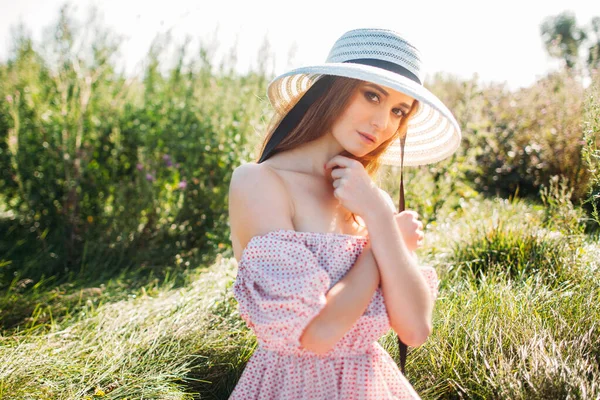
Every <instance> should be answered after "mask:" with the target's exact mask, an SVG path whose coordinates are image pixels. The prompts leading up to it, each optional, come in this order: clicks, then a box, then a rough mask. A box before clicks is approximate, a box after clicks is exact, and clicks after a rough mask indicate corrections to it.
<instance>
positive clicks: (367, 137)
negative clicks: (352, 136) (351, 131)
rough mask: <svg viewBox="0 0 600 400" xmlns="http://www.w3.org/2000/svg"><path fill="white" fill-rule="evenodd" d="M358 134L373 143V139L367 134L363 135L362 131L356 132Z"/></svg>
mask: <svg viewBox="0 0 600 400" xmlns="http://www.w3.org/2000/svg"><path fill="white" fill-rule="evenodd" d="M358 134H359V135H360V136H361V137H362V138H363V139H364V140H365V141H367V142H370V143H375V140H373V139H371V138H370V137H369V136H367V135H365V134H364V133H361V132H358Z"/></svg>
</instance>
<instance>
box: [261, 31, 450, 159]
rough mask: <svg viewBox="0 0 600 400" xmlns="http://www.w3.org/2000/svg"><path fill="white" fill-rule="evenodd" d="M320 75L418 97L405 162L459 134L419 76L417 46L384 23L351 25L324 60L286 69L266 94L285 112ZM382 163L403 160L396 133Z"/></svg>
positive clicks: (442, 147)
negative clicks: (379, 26) (381, 25)
mask: <svg viewBox="0 0 600 400" xmlns="http://www.w3.org/2000/svg"><path fill="white" fill-rule="evenodd" d="M323 75H335V76H343V77H348V78H354V79H360V80H363V81H367V82H371V83H375V84H379V85H382V86H386V87H388V88H391V89H394V90H397V91H398V92H401V93H404V94H406V95H408V96H410V97H412V98H414V99H416V100H418V101H419V107H418V109H417V110H416V112H415V113H414V114H413V116H412V117H411V118H410V120H409V122H408V128H407V134H406V138H405V148H404V163H403V164H404V165H405V166H415V165H424V164H430V163H434V162H437V161H440V160H443V159H445V158H447V157H448V156H450V155H452V154H453V153H454V152H455V151H456V149H457V148H458V146H459V144H460V140H461V131H460V127H459V125H458V123H457V122H456V119H455V118H454V116H453V115H452V113H451V112H450V110H448V108H447V107H446V106H445V105H444V104H443V103H442V101H441V100H440V99H438V97H437V96H435V95H434V94H433V93H431V92H430V91H429V90H428V89H426V88H425V87H424V86H423V84H422V82H423V76H422V75H423V70H422V63H421V54H420V52H419V50H418V49H417V48H416V47H415V46H413V45H412V44H411V43H409V42H408V41H407V40H406V39H404V38H403V37H402V36H400V34H399V33H397V32H394V31H392V30H388V29H374V28H369V29H354V30H351V31H348V32H346V33H344V34H343V35H342V36H341V37H340V38H339V39H338V40H337V41H336V42H335V44H334V45H333V48H332V49H331V51H330V52H329V55H328V57H327V60H326V61H325V63H323V64H317V65H311V66H305V67H300V68H296V69H293V70H291V71H288V72H285V73H283V74H281V75H279V76H277V77H276V78H275V79H273V80H272V81H271V82H270V83H269V85H268V88H267V96H268V98H269V101H270V102H271V105H272V106H273V107H274V109H275V112H276V113H277V114H278V116H279V117H280V118H283V117H284V116H285V115H286V114H287V113H288V112H289V111H290V110H291V109H292V108H293V107H294V106H295V105H296V103H297V102H298V101H299V100H300V99H301V98H302V96H303V95H304V94H305V93H306V92H307V91H308V90H309V89H310V88H311V86H312V85H313V84H314V83H315V82H316V81H317V80H318V79H319V78H320V77H322V76H323ZM380 160H381V162H382V163H383V164H386V165H401V163H402V156H401V149H400V138H398V139H396V140H395V141H394V142H393V143H392V144H391V145H390V147H389V148H388V149H387V150H386V152H385V153H384V154H382V156H381V159H380Z"/></svg>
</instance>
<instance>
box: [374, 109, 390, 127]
mask: <svg viewBox="0 0 600 400" xmlns="http://www.w3.org/2000/svg"><path fill="white" fill-rule="evenodd" d="M388 122H389V116H388V113H387V111H385V110H383V109H381V110H378V111H376V112H375V113H373V116H372V117H371V124H372V125H373V126H374V127H375V128H377V129H379V130H380V131H385V130H386V129H387V126H388Z"/></svg>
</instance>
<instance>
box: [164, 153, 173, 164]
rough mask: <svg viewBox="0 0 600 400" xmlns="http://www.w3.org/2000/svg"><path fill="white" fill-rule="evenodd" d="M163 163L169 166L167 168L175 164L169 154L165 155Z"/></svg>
mask: <svg viewBox="0 0 600 400" xmlns="http://www.w3.org/2000/svg"><path fill="white" fill-rule="evenodd" d="M163 161H164V162H165V164H167V167H170V166H172V165H173V162H172V161H171V156H170V155H168V154H165V155H164V156H163Z"/></svg>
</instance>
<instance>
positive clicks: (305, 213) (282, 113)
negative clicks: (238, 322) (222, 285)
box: [229, 29, 461, 399]
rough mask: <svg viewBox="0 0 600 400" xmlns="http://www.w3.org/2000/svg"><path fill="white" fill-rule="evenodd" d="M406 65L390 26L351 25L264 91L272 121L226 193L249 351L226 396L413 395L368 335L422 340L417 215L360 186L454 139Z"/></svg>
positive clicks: (406, 52)
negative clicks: (251, 343) (253, 158)
mask: <svg viewBox="0 0 600 400" xmlns="http://www.w3.org/2000/svg"><path fill="white" fill-rule="evenodd" d="M420 64H421V63H420V55H419V52H418V50H417V49H416V48H415V47H414V46H412V45H411V44H410V43H408V42H407V41H406V40H405V39H404V38H402V37H401V36H400V35H399V34H397V33H396V32H393V31H390V30H382V29H357V30H352V31H349V32H346V33H345V34H344V35H342V36H341V37H340V39H338V40H337V42H336V43H335V44H334V46H333V48H332V50H331V52H330V54H329V57H328V59H327V61H326V62H325V63H324V64H321V65H316V66H310V67H303V68H299V69H296V70H292V71H290V72H287V73H285V74H283V75H281V76H279V77H277V78H275V79H274V80H273V81H272V82H271V83H270V84H269V88H268V96H269V100H270V101H271V104H272V105H273V107H274V108H275V111H276V117H275V121H274V123H273V125H272V127H271V128H270V129H269V132H268V134H267V135H266V138H265V142H264V144H263V146H262V149H261V150H262V151H261V157H260V158H259V159H258V160H257V162H256V163H248V164H244V165H242V166H240V167H238V168H236V170H235V171H234V173H233V177H232V180H231V185H230V191H229V199H230V200H229V201H230V202H229V217H230V225H231V237H232V243H233V249H234V255H235V258H236V260H237V261H238V274H237V277H236V281H235V284H234V293H235V297H236V299H237V300H238V303H239V307H240V315H241V317H242V318H243V319H244V321H245V322H246V323H247V325H248V326H249V327H250V328H251V329H252V330H253V331H254V333H255V334H256V336H257V339H258V343H259V346H258V348H257V349H256V350H255V351H254V354H253V355H252V357H251V359H250V360H249V362H248V364H247V365H246V367H245V369H244V372H243V374H242V376H241V378H240V380H239V381H238V383H237V385H236V387H235V389H234V390H233V392H232V394H231V397H230V399H400V398H402V399H404V398H411V399H414V398H419V396H418V395H417V393H416V392H415V391H414V389H413V388H412V386H411V385H410V383H409V382H408V381H407V380H406V378H405V377H404V375H403V374H402V372H401V371H400V369H399V368H398V366H397V365H396V363H395V362H394V361H393V359H392V358H391V357H390V356H389V354H388V353H387V352H386V351H385V350H384V349H383V348H382V347H381V346H380V345H379V343H378V342H377V340H378V339H379V338H380V337H381V336H382V335H384V334H386V333H387V332H388V331H389V329H390V328H392V329H394V331H395V332H396V333H397V334H398V336H399V338H401V340H402V342H403V343H405V344H407V345H409V346H413V347H416V346H419V345H421V344H422V343H424V342H425V341H426V340H427V337H428V336H429V335H430V333H431V330H432V321H431V319H432V311H433V304H434V301H435V298H436V296H437V286H438V280H437V275H436V273H435V270H434V269H433V268H424V267H420V266H419V265H418V261H417V259H416V257H415V256H414V251H415V250H416V249H417V248H418V247H419V246H420V244H421V241H422V239H423V232H422V223H421V222H420V221H419V220H418V215H417V214H416V213H415V212H412V211H404V212H401V213H398V214H397V213H396V209H395V206H394V203H393V201H392V200H391V198H390V196H389V195H388V194H387V193H386V192H385V191H383V190H381V189H379V188H378V187H377V186H376V185H375V184H374V182H373V180H372V178H373V177H374V175H375V173H376V172H377V170H378V168H379V167H380V165H381V164H390V165H420V164H426V163H430V162H435V161H438V160H441V159H443V158H445V157H447V156H449V155H450V154H452V153H453V152H454V151H455V150H456V148H457V147H458V145H459V142H460V135H461V134H460V129H459V127H458V124H457V123H456V121H455V119H454V118H453V116H452V114H451V113H450V111H448V109H447V108H446V107H445V106H444V105H443V104H442V103H441V101H440V100H438V99H437V98H436V97H435V96H434V95H433V94H431V93H430V92H429V91H428V90H427V89H425V88H424V87H423V86H422V79H421V65H420Z"/></svg>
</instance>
